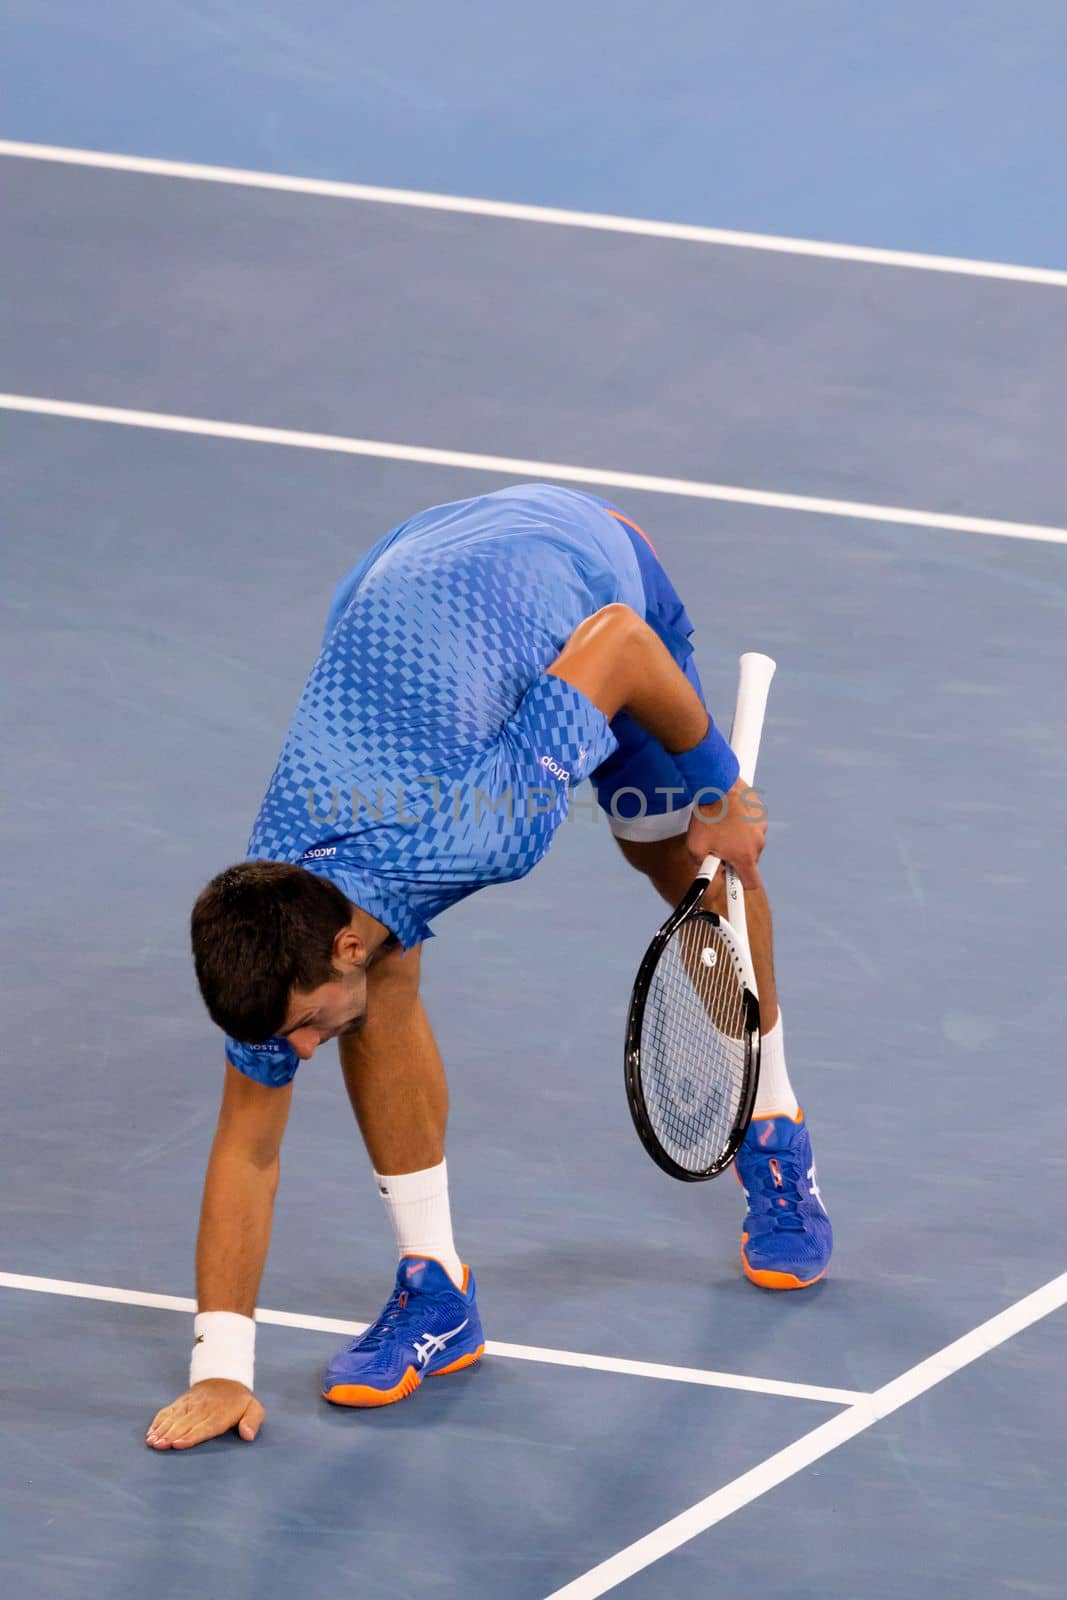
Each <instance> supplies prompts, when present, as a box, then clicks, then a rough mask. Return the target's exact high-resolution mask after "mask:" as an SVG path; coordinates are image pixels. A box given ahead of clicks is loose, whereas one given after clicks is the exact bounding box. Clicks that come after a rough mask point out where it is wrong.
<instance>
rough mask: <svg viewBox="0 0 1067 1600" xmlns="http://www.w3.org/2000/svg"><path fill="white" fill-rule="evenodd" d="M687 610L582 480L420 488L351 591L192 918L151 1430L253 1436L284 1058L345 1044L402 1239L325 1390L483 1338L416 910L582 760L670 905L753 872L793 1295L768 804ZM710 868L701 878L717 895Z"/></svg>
mask: <svg viewBox="0 0 1067 1600" xmlns="http://www.w3.org/2000/svg"><path fill="white" fill-rule="evenodd" d="M692 631H693V626H692V623H691V622H690V620H689V618H688V617H687V615H686V613H685V609H684V607H683V605H682V602H681V600H680V599H679V597H678V595H677V593H676V592H675V590H674V588H673V586H672V584H671V582H670V580H669V579H668V577H667V575H666V573H665V572H664V570H663V568H662V567H661V565H660V563H659V561H658V559H657V557H656V554H655V551H654V550H653V548H652V546H651V545H650V543H649V542H648V540H647V538H646V537H645V535H644V534H643V533H642V532H641V530H640V529H639V528H637V527H636V525H635V524H634V523H632V522H631V521H630V520H629V519H628V518H627V517H625V516H624V515H623V514H622V512H620V511H618V510H616V509H615V508H614V507H612V506H609V505H607V504H605V503H604V502H603V501H601V500H599V499H597V498H595V497H594V496H592V495H588V494H582V493H578V492H576V491H573V490H568V489H559V488H552V487H549V486H546V485H543V484H531V485H525V486H521V487H518V488H509V489H503V490H500V491H499V492H498V493H495V494H489V495H483V496H479V497H478V498H476V499H472V500H464V501H460V502H457V503H455V504H452V505H444V506H435V507H433V508H432V509H431V510H429V511H424V512H422V513H421V514H420V515H418V516H416V517H413V518H412V519H411V520H410V521H408V522H405V523H403V524H402V525H401V526H400V527H398V528H395V529H394V530H393V531H392V532H391V533H389V534H387V535H386V537H385V538H384V539H382V540H381V541H380V542H379V543H378V544H376V545H375V546H374V547H373V549H372V550H371V551H370V552H369V553H368V554H367V555H366V556H365V557H364V559H363V560H362V561H360V562H359V564H358V565H357V566H356V567H355V568H354V569H353V570H352V571H351V572H350V573H349V574H348V575H347V576H346V577H345V578H344V579H343V580H342V582H341V584H340V586H339V587H338V589H337V592H336V594H335V595H334V599H333V603H332V606H331V609H330V613H329V617H328V619H327V623H326V630H325V635H324V638H323V642H322V649H321V652H320V654H319V657H318V659H317V661H316V662H315V665H314V666H313V668H312V670H311V675H310V677H309V678H308V680H307V683H306V685H305V687H304V691H303V694H302V696H301V698H300V702H299V705H298V706H297V709H296V713H295V715H294V717H293V721H292V723H291V725H290V728H289V732H288V735H287V737H286V741H285V745H284V748H283V750H282V753H281V757H280V759H279V761H278V765H277V767H276V768H275V771H274V775H273V777H272V778H271V780H270V785H269V787H268V789H267V794H266V797H265V799H264V801H263V804H262V807H261V808H260V812H259V815H258V817H257V818H256V822H255V825H254V827H253V829H252V835H251V838H250V841H249V846H248V858H247V859H246V860H245V861H244V862H242V863H240V864H239V865H237V866H233V867H229V868H227V870H226V871H224V872H222V873H220V874H219V875H218V876H217V877H216V878H214V879H213V880H212V882H211V883H209V884H208V886H207V888H206V889H204V891H203V893H202V894H201V895H200V897H199V899H198V900H197V902H196V905H195V907H194V908H193V915H192V939H193V953H194V958H195V963H196V972H197V978H198V980H199V983H200V989H201V993H202V994H203V997H204V1001H205V1003H206V1005H207V1008H208V1011H209V1012H210V1014H211V1016H212V1017H213V1019H214V1020H215V1022H217V1023H218V1024H219V1026H220V1027H221V1028H222V1029H223V1030H224V1031H225V1033H226V1035H227V1039H226V1067H225V1083H224V1087H223V1095H222V1106H221V1110H220V1114H219V1122H218V1130H217V1132H216V1135H215V1141H214V1144H213V1147H212V1151H211V1157H210V1160H209V1163H208V1169H207V1176H206V1179H205V1185H204V1198H203V1206H202V1210H201V1216H200V1231H199V1238H198V1243H197V1302H198V1306H199V1311H198V1314H197V1316H196V1320H195V1327H194V1337H195V1342H194V1346H193V1355H192V1364H191V1371H190V1387H189V1389H188V1391H187V1392H186V1393H185V1394H183V1395H182V1396H181V1397H180V1398H179V1399H177V1400H176V1401H175V1402H174V1403H173V1404H172V1405H169V1406H166V1407H165V1408H164V1409H163V1410H162V1411H160V1412H159V1414H158V1415H157V1416H156V1418H155V1420H154V1421H153V1422H152V1425H151V1427H150V1429H149V1431H148V1435H147V1442H148V1443H149V1444H150V1445H152V1446H154V1447H155V1448H157V1449H168V1448H171V1447H174V1448H184V1447H188V1446H190V1445H195V1444H198V1443H199V1442H200V1441H202V1440H204V1439H209V1438H212V1437H213V1436H215V1435H218V1434H221V1433H223V1432H225V1431H226V1430H228V1429H230V1428H232V1427H234V1426H237V1428H238V1431H239V1433H240V1435H241V1437H242V1438H244V1439H253V1438H255V1436H256V1433H257V1431H258V1429H259V1426H260V1424H261V1422H262V1420H263V1407H262V1405H261V1404H260V1402H259V1400H258V1399H257V1398H256V1397H255V1395H254V1393H253V1360H254V1337H255V1325H254V1322H253V1311H254V1307H255V1303H256V1295H257V1292H258V1288H259V1283H260V1277H261V1274H262V1271H263V1266H264V1262H265V1260H266V1255H267V1246H268V1241H269V1238H270V1229H271V1217H272V1211H273V1206H274V1195H275V1190H276V1187H277V1182H278V1171H279V1149H280V1146H281V1142H282V1135H283V1133H284V1130H285V1125H286V1119H287V1117H288V1114H289V1106H290V1101H291V1097H292V1085H293V1080H294V1078H295V1076H296V1073H297V1069H298V1068H299V1067H300V1065H301V1063H302V1062H306V1061H309V1060H310V1059H311V1057H312V1056H313V1055H314V1054H315V1051H316V1050H317V1049H318V1048H319V1046H320V1045H321V1044H323V1043H324V1042H325V1041H326V1040H327V1039H336V1040H337V1041H338V1046H339V1051H340V1057H341V1067H342V1071H343V1074H344V1079H345V1085H346V1088H347V1091H348V1095H349V1098H350V1100H351V1103H352V1108H353V1110H354V1112H355V1116H356V1120H357V1122H358V1124H359V1127H360V1131H361V1133H362V1135H363V1140H364V1143H365V1144H366V1147H367V1152H368V1154H369V1156H370V1160H371V1163H372V1165H373V1169H374V1174H375V1182H376V1183H377V1186H378V1190H379V1193H380V1194H381V1196H382V1199H383V1201H384V1203H385V1206H386V1209H387V1211H388V1213H389V1217H390V1220H391V1222H392V1225H393V1228H394V1230H395V1233H396V1240H397V1248H398V1252H399V1257H400V1264H399V1267H398V1270H397V1276H396V1283H395V1287H394V1289H393V1293H392V1295H391V1296H390V1298H389V1300H388V1302H387V1304H386V1306H385V1308H384V1310H383V1311H382V1314H381V1315H380V1316H379V1317H378V1319H377V1321H376V1322H375V1323H373V1325H372V1326H371V1327H370V1328H369V1329H368V1331H367V1332H366V1333H365V1334H363V1335H362V1336H361V1337H360V1338H358V1339H355V1340H353V1341H352V1342H351V1343H350V1344H348V1345H346V1347H345V1348H344V1349H343V1350H341V1351H340V1352H339V1353H338V1355H337V1356H336V1357H335V1358H334V1359H333V1361H331V1363H330V1365H329V1367H328V1369H327V1371H326V1375H325V1380H324V1383H323V1393H324V1395H325V1397H326V1398H327V1399H328V1400H331V1401H334V1402H335V1403H337V1404H339V1405H348V1406H380V1405H388V1404H389V1403H390V1402H392V1401H395V1400H400V1399H402V1398H403V1397H404V1396H406V1395H409V1394H411V1393H412V1392H413V1391H414V1390H415V1389H417V1388H418V1386H419V1384H420V1383H421V1381H422V1379H423V1378H425V1377H431V1376H441V1375H443V1374H445V1373H450V1372H457V1371H459V1370H460V1369H461V1368H463V1367H467V1366H469V1365H470V1364H471V1363H472V1362H474V1361H476V1360H477V1359H478V1357H479V1356H480V1355H481V1353H482V1350H483V1347H484V1337H483V1333H482V1324H481V1319H480V1317H479V1314H478V1303H477V1298H476V1292H475V1283H474V1275H473V1273H472V1272H471V1270H470V1268H469V1267H468V1266H465V1265H464V1264H463V1263H462V1261H461V1259H460V1256H459V1254H458V1253H457V1249H456V1245H455V1243H454V1240H453V1236H452V1222H451V1216H450V1210H449V1198H448V1175H447V1168H446V1163H445V1151H444V1137H445V1120H446V1114H447V1106H448V1092H447V1088H446V1084H445V1074H444V1070H443V1067H442V1063H441V1057H440V1054H439V1052H438V1048H437V1045H436V1043H435V1040H434V1036H433V1032H432V1030H431V1027H430V1024H429V1022H428V1020H427V1017H426V1014H425V1011H424V1009H423V1006H422V1002H421V1000H420V998H419V964H420V955H421V948H422V945H423V943H424V942H425V940H427V939H429V938H431V937H432V932H431V927H430V924H431V923H432V922H433V921H434V920H435V919H436V918H437V917H438V916H440V914H441V913H442V912H443V911H446V910H447V909H448V907H449V906H452V905H454V904H455V903H456V902H457V901H459V900H461V899H463V898H464V897H465V896H466V895H469V894H472V893H473V892H474V891H475V890H477V889H481V888H483V887H485V886H486V885H488V884H492V883H503V882H507V881H509V880H511V879H515V878H520V877H522V876H523V875H524V874H525V873H527V872H529V871H530V869H531V868H532V867H533V866H535V865H536V863H537V862H538V861H539V860H540V859H541V857H542V856H543V855H544V854H545V852H546V851H547V850H548V847H549V845H550V844H551V842H552V838H553V835H554V834H555V832H556V830H557V828H558V827H559V826H560V824H561V822H562V821H563V820H564V818H565V816H566V814H567V808H568V801H569V792H570V790H571V788H573V787H574V786H575V785H577V784H578V783H580V782H581V780H582V779H583V778H585V777H587V776H591V778H592V782H593V785H594V788H595V790H596V795H597V800H598V803H599V805H600V806H602V807H603V808H604V810H605V811H606V812H607V813H608V817H609V819H610V825H611V830H612V832H613V833H614V835H615V837H616V839H617V840H618V843H619V847H620V849H621V851H622V854H623V855H624V856H625V858H626V860H627V861H628V862H629V863H630V864H631V865H632V866H633V867H635V868H636V869H637V870H638V871H639V872H641V873H643V874H644V875H645V876H646V877H647V878H648V879H649V881H650V882H651V884H652V885H653V887H654V888H655V889H656V890H658V892H659V893H660V894H661V895H662V896H663V898H664V899H665V900H666V901H668V902H669V903H670V904H671V905H674V904H675V903H677V901H678V900H680V899H681V897H682V895H683V893H684V892H685V890H686V889H687V888H688V887H689V884H690V883H691V881H692V878H693V874H694V867H695V864H696V863H697V862H699V861H700V860H702V859H703V857H704V856H705V855H707V854H709V853H713V854H714V855H716V856H718V857H719V858H721V859H723V860H727V861H730V862H732V863H733V865H734V866H735V867H736V869H737V871H738V874H739V876H740V878H741V881H742V883H743V884H744V886H745V890H746V904H747V908H748V924H749V939H750V943H751V947H752V953H753V963H754V966H755V969H756V978H757V983H758V986H759V994H760V1019H761V1031H762V1039H763V1055H762V1071H761V1075H760V1085H759V1098H758V1100H757V1103H756V1108H755V1115H754V1119H753V1123H752V1126H751V1128H750V1131H749V1134H748V1136H747V1138H746V1140H745V1143H744V1146H743V1148H742V1150H741V1153H740V1155H739V1156H738V1161H737V1166H738V1171H739V1175H740V1178H741V1181H742V1184H743V1186H744V1189H745V1193H746V1197H747V1202H748V1209H747V1215H746V1216H745V1220H744V1224H743V1231H742V1236H741V1238H742V1244H741V1259H742V1264H743V1267H744V1271H745V1272H746V1273H747V1275H748V1277H749V1278H750V1279H752V1281H753V1282H754V1283H757V1284H760V1285H763V1286H764V1287H765V1288H769V1289H786V1288H790V1289H799V1288H805V1287H807V1286H808V1285H809V1284H812V1283H814V1282H815V1281H816V1280H817V1279H818V1278H820V1277H821V1276H822V1274H823V1273H824V1271H825V1270H826V1266H827V1262H828V1260H829V1257H830V1250H831V1244H832V1235H831V1229H830V1223H829V1220H828V1218H827V1216H826V1212H825V1210H824V1209H823V1206H822V1201H821V1198H820V1195H819V1190H818V1187H817V1184H816V1181H815V1168H814V1164H813V1160H812V1154H811V1144H810V1140H809V1135H808V1129H807V1126H806V1123H805V1121H804V1117H803V1113H802V1112H801V1110H800V1108H799V1106H798V1104H797V1101H796V1097H795V1096H794V1093H793V1089H792V1087H791V1085H790V1081H789V1076H788V1074H787V1071H786V1065H785V1051H784V1047H783V1043H782V1024H781V1019H780V1017H779V1014H778V1003H777V997H776V992H775V983H774V972H773V966H772V960H771V920H770V913H769V911H768V908H767V901H766V896H765V894H764V891H763V888H762V885H761V881H760V875H759V870H758V866H757V862H758V860H759V856H760V853H761V850H762V848H763V843H764V835H765V826H766V825H765V822H764V821H763V820H762V808H761V807H760V806H759V804H758V800H757V799H756V797H755V796H754V794H753V792H752V791H750V790H748V789H746V787H745V786H744V784H742V783H741V782H740V781H739V779H738V769H737V762H736V761H735V759H734V756H733V753H732V752H731V750H730V748H729V746H728V745H727V743H726V741H725V739H724V738H723V736H722V734H721V733H720V732H719V730H718V729H717V728H716V726H715V724H714V722H713V721H712V720H711V718H710V717H709V714H708V712H707V709H706V708H705V705H704V698H703V694H702V691H701V687H700V680H699V678H698V676H697V672H696V668H695V665H694V663H693V656H692V645H691V642H690V635H691V634H692ZM721 880H722V874H721V873H720V874H719V876H718V878H717V879H716V881H715V883H713V884H712V885H711V887H710V889H709V891H708V904H709V905H710V906H711V908H712V909H718V910H720V911H723V910H724V909H725V904H724V899H723V895H722V882H721Z"/></svg>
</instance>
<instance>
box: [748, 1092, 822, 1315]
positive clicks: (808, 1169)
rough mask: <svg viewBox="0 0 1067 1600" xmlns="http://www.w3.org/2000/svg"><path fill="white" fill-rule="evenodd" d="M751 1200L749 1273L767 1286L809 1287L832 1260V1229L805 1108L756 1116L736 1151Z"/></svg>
mask: <svg viewBox="0 0 1067 1600" xmlns="http://www.w3.org/2000/svg"><path fill="white" fill-rule="evenodd" d="M736 1166H737V1176H738V1179H739V1181H740V1183H741V1186H742V1188H743V1189H744V1191H745V1198H746V1200H747V1201H748V1214H747V1216H746V1217H745V1225H744V1231H743V1233H742V1234H741V1265H742V1266H743V1267H744V1269H745V1276H746V1277H747V1278H750V1279H751V1281H752V1282H753V1283H758V1284H759V1285H760V1286H761V1288H764V1289H806V1288H807V1287H808V1285H809V1284H812V1283H817V1282H818V1280H819V1279H820V1278H821V1277H822V1275H823V1273H824V1272H825V1271H826V1268H827V1267H828V1266H829V1263H830V1252H831V1251H832V1250H833V1247H834V1231H833V1229H832V1228H831V1226H830V1218H829V1217H828V1216H827V1215H826V1207H825V1206H824V1205H823V1203H822V1195H821V1194H820V1193H819V1184H818V1180H817V1178H816V1176H815V1161H814V1158H813V1157H812V1153H811V1139H810V1137H809V1135H808V1127H807V1123H806V1122H805V1121H804V1113H803V1111H798V1112H797V1115H796V1119H795V1120H794V1119H793V1118H792V1117H787V1116H782V1117H774V1116H772V1117H753V1119H752V1122H751V1124H750V1125H749V1129H748V1132H747V1133H746V1134H745V1140H744V1143H743V1144H742V1146H741V1148H740V1150H739V1151H738V1153H737V1163H736Z"/></svg>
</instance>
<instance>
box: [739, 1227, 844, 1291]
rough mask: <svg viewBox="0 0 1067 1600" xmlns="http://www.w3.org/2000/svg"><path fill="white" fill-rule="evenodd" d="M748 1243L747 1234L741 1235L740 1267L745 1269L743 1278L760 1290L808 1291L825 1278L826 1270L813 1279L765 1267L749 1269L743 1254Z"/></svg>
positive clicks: (746, 1258)
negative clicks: (757, 1286)
mask: <svg viewBox="0 0 1067 1600" xmlns="http://www.w3.org/2000/svg"><path fill="white" fill-rule="evenodd" d="M747 1243H748V1234H747V1233H744V1234H742V1235H741V1265H742V1267H743V1268H744V1269H745V1277H746V1278H747V1279H748V1281H749V1283H755V1284H758V1285H759V1287H760V1288H761V1289H809V1288H810V1287H811V1285H812V1284H813V1283H818V1281H819V1279H820V1278H825V1276H826V1268H825V1267H823V1269H822V1271H821V1272H817V1273H816V1274H815V1276H814V1278H798V1277H796V1276H795V1275H794V1274H793V1273H792V1272H771V1271H769V1270H768V1269H767V1268H766V1267H750V1266H749V1264H748V1257H747V1256H746V1254H745V1245H746V1244H747Z"/></svg>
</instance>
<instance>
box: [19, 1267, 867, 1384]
mask: <svg viewBox="0 0 1067 1600" xmlns="http://www.w3.org/2000/svg"><path fill="white" fill-rule="evenodd" d="M0 1289H22V1290H28V1291H29V1292H30V1293H33V1294H58V1295H63V1296H65V1297H67V1298H70V1299H74V1300H103V1301H106V1302H108V1303H109V1304H113V1305H124V1306H147V1307H149V1308H150V1309H152V1310H156V1311H187V1312H193V1311H195V1310H196V1301H195V1300H189V1299H186V1298H185V1297H184V1296H182V1295H175V1294H146V1293H144V1292H143V1291H142V1290H140V1289H117V1288H115V1287H114V1286H113V1285H111V1284H104V1283H71V1282H68V1281H67V1280H66V1279H65V1278H34V1277H26V1276H25V1275H24V1274H22V1273H18V1272H0ZM256 1321H257V1322H263V1323H268V1324H270V1325H271V1326H272V1327H276V1328H303V1329H307V1330H310V1331H311V1332H313V1333H337V1334H341V1335H345V1334H347V1335H348V1336H349V1338H351V1337H352V1335H353V1334H357V1333H363V1332H364V1331H365V1329H366V1328H367V1326H368V1324H367V1323H365V1322H348V1321H344V1320H342V1319H339V1318H337V1317H310V1316H305V1315H304V1314H303V1313H302V1312H296V1311H268V1310H265V1309H264V1308H263V1307H260V1306H257V1307H256ZM485 1349H486V1354H487V1355H493V1356H506V1357H508V1358H509V1359H510V1360H512V1361H541V1362H544V1363H545V1364H546V1365H548V1366H552V1367H583V1368H587V1369H588V1370H589V1371H591V1372H618V1373H622V1374H623V1375H624V1376H626V1377H632V1378H661V1379H666V1380H668V1381H670V1382H674V1383H692V1384H697V1385H700V1386H703V1387H704V1388H708V1389H740V1390H744V1391H746V1392H747V1393H749V1394H771V1395H781V1396H782V1397H784V1398H785V1399H787V1400H821V1401H825V1402H826V1403H827V1404H828V1405H838V1406H850V1407H852V1406H855V1405H857V1404H858V1403H860V1402H861V1401H863V1400H866V1399H867V1396H866V1395H865V1394H863V1393H862V1392H861V1391H859V1390H856V1389H826V1388H823V1387H821V1386H820V1385H818V1384H811V1383H784V1382H779V1380H778V1379H776V1378H747V1377H743V1376H742V1375H741V1374H740V1373H736V1372H713V1371H706V1370H705V1369H704V1368H702V1367H670V1366H664V1365H662V1364H661V1363H659V1362H655V1361H626V1360H622V1359H621V1358H618V1357H615V1356H592V1355H582V1354H580V1353H579V1352H577V1351H573V1350H548V1349H541V1348H540V1347H538V1346H537V1345H531V1344H498V1343H497V1342H496V1341H494V1340H489V1341H488V1343H487V1344H486V1347H485Z"/></svg>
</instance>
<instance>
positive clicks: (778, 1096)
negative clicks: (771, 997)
mask: <svg viewBox="0 0 1067 1600" xmlns="http://www.w3.org/2000/svg"><path fill="white" fill-rule="evenodd" d="M799 1110H800V1107H799V1105H798V1104H797V1097H796V1095H795V1094H794V1093H793V1085H792V1084H791V1083H790V1081H789V1074H788V1072H787V1071H786V1070H785V1040H784V1038H783V1037H782V1013H781V1012H780V1011H779V1013H778V1021H777V1022H776V1023H775V1024H774V1027H773V1028H772V1029H771V1031H770V1032H769V1033H765V1034H763V1035H762V1036H761V1039H760V1064H759V1087H758V1088H757V1090H756V1105H755V1108H754V1110H753V1112H752V1115H753V1116H754V1117H770V1116H779V1117H793V1118H794V1120H795V1118H796V1115H797V1112H798V1111H799Z"/></svg>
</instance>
